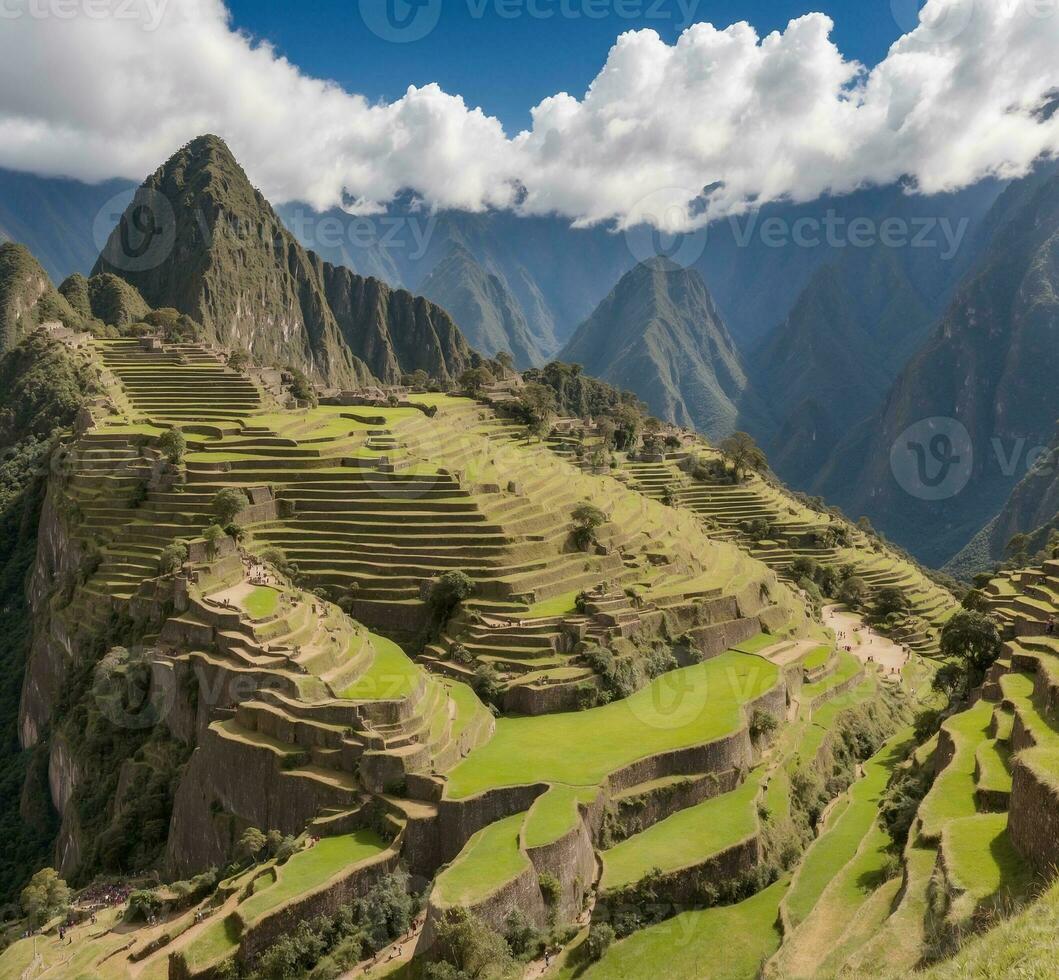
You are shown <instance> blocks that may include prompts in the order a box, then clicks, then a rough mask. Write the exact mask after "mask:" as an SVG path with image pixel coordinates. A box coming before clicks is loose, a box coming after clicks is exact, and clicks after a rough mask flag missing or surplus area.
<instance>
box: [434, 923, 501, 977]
mask: <svg viewBox="0 0 1059 980" xmlns="http://www.w3.org/2000/svg"><path fill="white" fill-rule="evenodd" d="M435 939H436V942H437V948H438V950H439V951H440V952H441V955H442V962H440V963H431V964H428V965H427V968H426V976H427V978H428V980H442V978H445V980H449V978H456V977H459V978H464V977H481V978H485V977H503V976H507V975H508V974H509V973H510V972H511V971H512V969H513V968H514V965H515V964H514V961H513V960H512V957H511V950H510V948H509V947H508V945H507V943H506V942H505V941H504V937H503V936H501V935H500V934H499V933H496V932H493V930H492V929H490V928H489V926H487V925H486V924H485V923H484V922H483V921H482V920H481V919H479V918H478V917H477V916H475V915H473V914H471V913H470V912H468V911H467V910H466V909H461V908H453V909H449V910H448V911H447V912H446V913H445V914H444V915H443V916H441V917H439V919H438V921H437V922H436V923H435ZM445 967H449V968H450V969H449V970H446V969H445Z"/></svg>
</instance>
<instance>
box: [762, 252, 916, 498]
mask: <svg viewBox="0 0 1059 980" xmlns="http://www.w3.org/2000/svg"><path fill="white" fill-rule="evenodd" d="M934 312H935V311H934V310H933V309H932V308H931V306H930V305H929V300H928V298H927V297H924V296H921V295H920V294H919V292H918V291H917V290H916V288H915V287H914V286H913V284H912V283H911V282H910V281H909V278H908V276H907V275H906V274H905V271H904V269H903V268H902V265H901V263H900V261H899V259H898V256H897V255H896V253H895V251H894V250H893V249H888V248H884V247H878V248H875V249H872V250H870V251H867V252H865V251H854V252H847V253H846V255H845V257H844V258H843V259H841V260H839V262H837V263H834V264H832V265H827V266H824V267H823V268H822V269H820V270H819V271H817V273H816V274H815V275H814V276H813V278H812V281H811V282H810V283H809V285H808V286H807V287H806V289H805V291H804V292H803V293H802V295H801V296H800V297H799V299H798V302H797V303H796V304H795V306H794V309H793V310H792V311H791V313H790V315H789V316H788V317H787V319H786V320H785V321H784V322H783V323H782V324H781V325H780V326H779V327H778V328H777V329H776V330H775V331H774V332H773V333H772V334H770V335H769V337H768V338H767V339H766V341H765V343H764V344H763V346H762V348H761V350H760V351H759V352H758V353H757V355H756V356H755V357H754V358H753V359H752V361H751V364H752V372H753V376H754V382H755V388H756V390H757V391H759V392H763V393H767V400H768V406H769V409H770V411H771V412H772V414H773V416H774V417H775V418H776V420H777V422H778V424H779V426H780V430H779V435H778V436H777V437H776V438H775V439H774V440H773V441H772V443H771V444H770V445H769V446H768V448H769V459H770V462H771V463H772V465H773V467H774V469H775V470H776V472H777V473H779V474H781V475H782V476H783V477H784V479H787V480H790V481H792V482H793V483H795V484H796V485H800V486H804V485H805V484H806V483H808V482H811V480H812V478H813V476H814V475H815V473H816V471H817V469H818V468H819V466H820V465H821V463H823V461H824V460H825V459H826V458H827V455H828V453H829V451H830V450H831V449H833V448H834V446H835V444H836V443H837V442H838V441H839V439H840V438H841V437H842V436H843V435H844V434H845V433H846V432H848V431H849V429H851V428H852V427H853V426H855V425H856V424H857V423H858V422H860V421H862V420H863V419H864V418H866V417H867V416H868V415H870V414H871V413H872V411H873V410H874V409H875V408H876V407H877V406H878V405H879V403H880V402H881V401H882V400H883V398H884V397H885V396H886V392H887V391H888V389H889V387H890V385H891V384H892V382H893V380H894V378H895V377H896V376H897V374H898V372H899V371H900V370H901V368H902V367H903V365H904V364H905V362H906V361H907V359H908V357H909V355H910V354H911V353H912V351H913V350H914V348H915V346H916V344H917V343H918V342H920V341H922V339H923V336H924V334H925V333H926V331H927V329H928V328H929V326H930V324H931V322H932V318H933V314H934ZM751 428H753V426H751Z"/></svg>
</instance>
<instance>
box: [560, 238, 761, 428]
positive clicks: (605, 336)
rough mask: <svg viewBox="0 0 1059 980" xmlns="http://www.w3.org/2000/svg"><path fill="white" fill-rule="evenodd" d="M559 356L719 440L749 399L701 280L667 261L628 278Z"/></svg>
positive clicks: (744, 380) (659, 412)
mask: <svg viewBox="0 0 1059 980" xmlns="http://www.w3.org/2000/svg"><path fill="white" fill-rule="evenodd" d="M559 359H560V360H562V361H568V362H572V363H577V364H581V365H583V366H584V369H585V371H586V372H587V373H588V374H590V375H593V376H595V377H599V378H602V379H603V380H604V381H609V382H610V383H611V384H614V385H616V386H617V387H619V388H625V389H628V390H629V391H632V392H634V393H635V394H637V395H638V396H639V397H640V398H641V399H642V400H643V401H644V402H645V403H646V404H647V405H648V407H649V408H650V409H651V411H652V412H653V413H654V414H655V415H657V416H658V417H659V418H662V419H666V420H668V421H671V422H675V423H677V424H679V425H684V426H689V427H695V428H698V429H700V430H702V431H703V432H705V433H707V434H708V435H710V436H712V437H718V436H724V435H726V434H728V433H730V432H732V431H733V430H734V429H735V428H736V424H737V420H738V418H739V414H740V406H741V405H743V403H744V402H746V401H749V400H750V399H748V398H747V378H746V372H745V370H744V368H743V364H742V361H741V359H740V357H739V353H738V351H737V350H736V347H735V343H734V342H733V341H732V338H731V337H730V336H729V334H728V330H727V328H726V327H725V325H724V323H723V321H722V320H721V318H720V315H719V314H718V312H717V309H716V307H715V306H714V304H713V300H712V299H711V297H710V294H709V292H708V291H707V289H706V286H705V284H704V283H703V281H702V277H701V276H700V275H699V274H698V273H697V272H695V271H693V270H689V269H683V268H681V267H680V266H678V265H676V264H675V263H673V262H670V261H669V260H666V259H655V260H652V261H651V262H646V263H643V264H641V265H639V266H637V267H636V268H635V269H633V270H632V272H630V273H628V274H627V275H625V276H623V277H622V279H621V281H620V282H619V283H618V285H617V286H616V287H615V288H614V290H613V292H612V293H611V294H610V295H609V296H608V297H607V298H606V299H605V300H604V301H603V302H602V303H601V304H600V305H599V307H598V308H597V309H596V311H595V313H593V314H592V316H591V317H589V318H588V319H587V320H586V321H585V322H584V323H583V324H582V325H581V326H580V327H579V328H578V331H577V333H576V334H575V335H574V337H573V339H572V340H571V341H570V343H569V344H568V345H567V346H566V348H564V350H563V352H562V353H561V354H560V355H559ZM751 411H752V409H751Z"/></svg>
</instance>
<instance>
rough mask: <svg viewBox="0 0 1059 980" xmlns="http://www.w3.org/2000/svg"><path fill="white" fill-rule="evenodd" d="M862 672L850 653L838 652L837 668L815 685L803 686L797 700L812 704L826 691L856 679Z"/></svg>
mask: <svg viewBox="0 0 1059 980" xmlns="http://www.w3.org/2000/svg"><path fill="white" fill-rule="evenodd" d="M811 655H812V654H810V656H811ZM825 662H826V658H825ZM863 670H864V667H863V665H862V664H861V662H860V661H859V660H858V659H857V658H856V657H855V656H854V655H853V654H852V653H846V651H845V650H839V651H838V666H837V667H836V668H835V669H834V670H833V671H832V672H831V673H830V674H828V675H827V676H826V677H825V678H824V679H823V680H820V681H817V682H816V683H815V684H804V685H803V686H802V693H801V694H800V695H799V699H800V700H801V702H802V704H812V703H813V701H815V700H816V699H817V698H819V697H822V696H823V695H825V694H827V692H828V691H833V690H834V689H835V688H836V687H838V686H839V685H841V684H845V683H846V681H848V680H850V679H851V678H853V677H856V676H857V675H858V674H860V673H862V672H863Z"/></svg>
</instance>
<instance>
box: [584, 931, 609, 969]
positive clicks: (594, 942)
mask: <svg viewBox="0 0 1059 980" xmlns="http://www.w3.org/2000/svg"><path fill="white" fill-rule="evenodd" d="M615 938H616V937H615V935H614V929H613V927H612V926H610V925H608V924H607V923H606V922H593V923H592V925H591V927H590V928H589V930H588V936H587V937H586V938H585V941H584V943H583V945H582V946H581V949H582V951H583V955H584V958H585V959H586V960H587V961H588V962H589V963H598V962H599V961H600V960H601V959H603V956H604V955H605V954H606V952H607V950H608V949H610V947H611V945H612V944H613V943H614V939H615Z"/></svg>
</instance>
